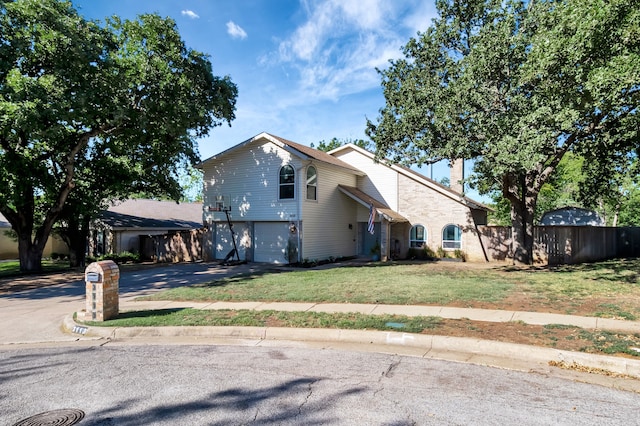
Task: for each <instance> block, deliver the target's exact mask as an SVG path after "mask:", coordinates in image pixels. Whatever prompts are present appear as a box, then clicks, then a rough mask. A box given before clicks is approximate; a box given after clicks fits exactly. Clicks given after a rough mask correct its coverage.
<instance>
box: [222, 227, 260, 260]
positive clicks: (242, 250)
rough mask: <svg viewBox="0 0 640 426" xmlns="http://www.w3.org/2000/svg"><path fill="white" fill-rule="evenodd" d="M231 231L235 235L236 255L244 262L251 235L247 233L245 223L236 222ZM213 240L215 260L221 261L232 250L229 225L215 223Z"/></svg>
mask: <svg viewBox="0 0 640 426" xmlns="http://www.w3.org/2000/svg"><path fill="white" fill-rule="evenodd" d="M233 230H234V231H235V233H236V245H237V247H238V255H239V256H240V260H245V259H247V250H248V249H250V247H251V236H250V235H251V234H250V232H249V227H248V226H247V224H246V223H245V222H236V223H234V224H233ZM213 238H214V241H213V247H214V254H215V258H216V259H219V260H222V259H224V258H225V257H227V255H228V254H229V253H230V252H231V250H233V241H232V240H231V231H230V230H229V224H228V223H226V222H218V223H216V225H215V233H214V235H213Z"/></svg>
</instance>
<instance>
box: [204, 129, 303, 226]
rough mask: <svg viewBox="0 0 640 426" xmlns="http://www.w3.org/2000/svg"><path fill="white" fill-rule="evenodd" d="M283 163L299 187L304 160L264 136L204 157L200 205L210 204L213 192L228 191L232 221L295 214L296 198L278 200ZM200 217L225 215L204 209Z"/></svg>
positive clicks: (274, 218) (222, 217)
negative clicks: (215, 157) (290, 168)
mask: <svg viewBox="0 0 640 426" xmlns="http://www.w3.org/2000/svg"><path fill="white" fill-rule="evenodd" d="M286 164H291V165H292V166H293V167H294V169H296V171H297V173H296V185H297V187H298V188H299V187H300V185H301V183H303V182H304V181H303V180H302V174H301V173H302V172H301V171H302V170H304V167H303V166H304V163H303V162H302V161H301V160H300V159H299V158H296V157H293V156H292V155H291V154H289V153H288V152H287V151H285V150H284V149H282V148H279V147H278V146H277V145H275V144H273V143H271V142H268V141H266V140H265V141H264V142H260V141H259V142H257V143H252V144H249V145H247V146H245V147H240V148H238V149H236V150H234V151H232V152H230V153H228V154H226V155H224V156H223V158H222V159H221V160H219V161H215V160H211V161H208V162H206V163H204V164H203V171H204V205H205V206H208V205H213V204H214V202H215V196H216V195H228V196H229V197H230V203H231V217H232V219H233V220H234V221H235V220H243V221H279V220H285V221H288V220H290V218H291V217H297V215H298V214H299V212H298V207H299V205H298V199H294V200H282V201H281V200H278V195H279V187H278V184H279V173H280V168H281V167H282V166H283V165H286ZM203 219H204V221H205V222H206V221H207V220H210V221H211V222H221V221H226V216H225V214H224V213H210V212H207V211H205V212H204V217H203Z"/></svg>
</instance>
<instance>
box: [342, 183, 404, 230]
mask: <svg viewBox="0 0 640 426" xmlns="http://www.w3.org/2000/svg"><path fill="white" fill-rule="evenodd" d="M338 189H339V190H340V192H342V193H343V194H345V195H347V196H348V197H349V198H351V199H353V200H355V201H357V202H358V203H360V204H362V205H363V206H365V207H367V208H368V207H369V206H373V208H374V209H376V212H377V213H378V214H380V215H382V216H384V218H385V219H386V220H388V221H389V222H408V221H409V220H408V219H407V218H406V217H404V216H402V215H401V214H400V213H398V212H397V211H395V210H392V209H390V208H389V206H387V205H386V204H384V203H383V202H381V201H379V200H376V199H375V198H373V197H372V196H370V195H369V194H367V193H365V192H364V191H361V190H359V189H358V188H356V187H353V186H347V185H338Z"/></svg>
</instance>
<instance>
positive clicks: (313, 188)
mask: <svg viewBox="0 0 640 426" xmlns="http://www.w3.org/2000/svg"><path fill="white" fill-rule="evenodd" d="M317 199H318V172H317V171H316V168H315V167H313V166H309V167H307V200H314V201H315V200H317Z"/></svg>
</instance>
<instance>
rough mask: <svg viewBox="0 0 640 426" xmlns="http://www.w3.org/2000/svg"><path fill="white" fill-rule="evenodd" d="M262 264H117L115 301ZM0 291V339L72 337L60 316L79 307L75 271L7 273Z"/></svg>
mask: <svg viewBox="0 0 640 426" xmlns="http://www.w3.org/2000/svg"><path fill="white" fill-rule="evenodd" d="M270 267H271V266H268V265H261V264H251V265H249V264H245V265H237V266H221V265H218V264H217V263H177V264H171V265H152V266H138V267H133V268H132V267H127V266H125V267H123V268H121V270H120V298H121V301H126V300H130V299H132V298H135V297H138V296H142V295H147V294H151V293H154V292H158V291H161V290H165V289H168V288H172V287H179V286H184V285H190V284H197V283H201V282H206V281H210V280H213V279H218V278H221V277H225V276H230V275H238V274H245V273H261V272H264V271H265V270H267V268H270ZM3 281H4V284H5V285H4V287H5V288H6V287H10V288H11V289H12V290H13V291H9V292H6V293H0V324H2V327H0V344H14V343H38V342H64V341H74V340H77V339H78V336H73V335H69V334H67V333H64V332H63V331H62V329H61V325H62V323H63V320H64V318H65V317H66V316H67V315H69V314H71V313H73V312H76V311H79V310H81V309H84V305H85V282H84V276H83V274H82V273H81V272H78V273H64V274H56V275H48V276H40V277H26V278H22V277H20V278H13V279H8V280H3Z"/></svg>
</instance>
